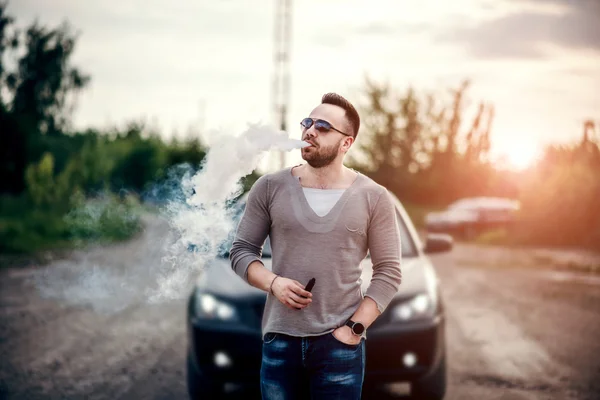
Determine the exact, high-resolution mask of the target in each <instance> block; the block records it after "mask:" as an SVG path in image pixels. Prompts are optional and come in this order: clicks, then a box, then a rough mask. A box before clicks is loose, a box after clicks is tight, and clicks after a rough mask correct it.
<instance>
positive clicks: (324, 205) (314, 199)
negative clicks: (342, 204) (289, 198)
mask: <svg viewBox="0 0 600 400" xmlns="http://www.w3.org/2000/svg"><path fill="white" fill-rule="evenodd" d="M302 190H303V191H304V196H306V200H307V201H308V204H309V205H310V207H311V208H312V209H313V211H314V212H315V214H317V215H318V216H319V217H322V216H324V215H327V213H328V212H329V211H331V209H332V208H333V206H335V203H337V202H338V200H339V199H340V197H342V194H344V192H345V191H346V189H313V188H305V187H303V188H302Z"/></svg>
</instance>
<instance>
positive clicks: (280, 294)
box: [272, 276, 312, 310]
mask: <svg viewBox="0 0 600 400" xmlns="http://www.w3.org/2000/svg"><path fill="white" fill-rule="evenodd" d="M272 289H273V294H274V295H275V297H277V299H278V300H279V301H280V302H282V303H283V304H284V305H285V306H287V307H288V308H291V309H293V310H301V309H303V308H304V307H306V306H308V305H309V304H310V303H311V302H312V299H311V298H312V293H310V292H307V291H306V290H304V285H303V284H301V283H300V282H298V281H295V280H293V279H288V278H284V277H282V276H279V277H277V278H276V279H275V281H274V282H273V286H272ZM303 296H304V297H303Z"/></svg>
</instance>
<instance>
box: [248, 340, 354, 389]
mask: <svg viewBox="0 0 600 400" xmlns="http://www.w3.org/2000/svg"><path fill="white" fill-rule="evenodd" d="M364 376H365V340H364V339H363V340H361V341H360V344H357V345H348V344H345V343H342V342H340V341H339V340H337V339H336V338H335V336H333V334H332V333H328V334H325V335H321V336H308V337H294V336H288V335H284V334H282V333H272V332H268V333H267V334H266V335H265V337H264V340H263V350H262V365H261V369H260V389H261V393H262V398H263V400H296V399H298V400H300V399H302V400H304V399H307V400H308V399H311V400H315V399H327V400H330V399H340V400H341V399H343V400H353V399H360V397H361V392H362V385H363V381H364Z"/></svg>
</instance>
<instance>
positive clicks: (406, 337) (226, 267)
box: [187, 197, 452, 400]
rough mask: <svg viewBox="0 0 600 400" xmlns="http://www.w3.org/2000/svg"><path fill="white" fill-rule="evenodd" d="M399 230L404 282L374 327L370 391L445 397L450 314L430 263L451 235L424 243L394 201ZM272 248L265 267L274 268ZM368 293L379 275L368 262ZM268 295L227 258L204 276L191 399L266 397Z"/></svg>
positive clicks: (193, 316)
mask: <svg viewBox="0 0 600 400" xmlns="http://www.w3.org/2000/svg"><path fill="white" fill-rule="evenodd" d="M394 201H395V204H396V216H397V218H398V222H399V225H400V230H401V245H402V283H401V285H400V288H399V290H398V292H397V293H396V295H395V297H394V298H393V300H392V301H391V303H390V304H389V306H388V307H387V309H386V310H385V311H384V313H383V314H381V315H380V316H379V318H378V319H377V320H376V321H375V322H374V323H373V324H372V325H371V326H370V327H369V329H368V334H367V341H366V370H365V384H364V388H365V393H366V392H371V391H373V390H375V389H376V387H377V386H381V385H383V384H386V383H392V382H409V383H410V384H411V391H412V393H413V394H414V395H415V396H416V398H419V399H425V400H428V399H429V400H439V399H443V398H444V395H445V392H446V380H447V356H446V335H445V324H446V317H445V310H444V302H443V299H442V296H441V291H440V282H439V280H438V277H437V275H436V272H435V270H434V268H433V266H432V264H431V261H430V259H429V257H428V254H430V253H439V252H445V251H448V250H450V249H451V248H452V238H451V237H450V236H449V235H443V234H431V235H429V236H428V237H427V239H426V241H425V243H424V244H423V243H422V242H421V241H420V238H419V236H418V234H417V231H416V230H415V228H414V226H413V224H412V222H411V220H410V218H409V216H408V214H407V213H406V211H405V209H404V208H403V206H402V204H401V203H400V201H398V199H397V198H395V197H394ZM270 254H271V253H270V243H269V240H268V239H267V241H266V242H265V245H264V248H263V261H264V263H265V266H266V267H267V268H271V260H270ZM362 267H363V273H362V285H363V292H364V291H366V289H367V287H368V286H369V284H370V279H371V276H372V273H373V270H372V264H371V260H370V258H369V257H368V256H367V257H366V258H365V259H364V260H363V262H362ZM265 300H266V293H265V292H263V291H261V290H259V289H257V288H254V287H252V286H250V285H248V284H247V283H245V282H244V281H243V280H242V279H240V278H239V277H238V276H237V275H236V274H235V273H234V271H233V270H232V268H231V265H230V261H229V259H228V258H227V255H223V257H221V258H219V259H216V260H215V261H214V263H213V264H212V265H211V266H210V267H208V268H207V269H206V270H205V271H204V272H203V273H202V274H201V276H200V278H199V280H198V282H197V284H196V287H195V288H194V290H193V291H192V293H191V295H190V297H189V302H188V308H187V334H188V336H187V341H188V354H187V385H188V392H189V395H190V398H192V399H215V398H220V397H221V396H222V395H223V394H224V393H225V392H230V396H232V397H230V398H246V396H242V397H236V395H235V393H239V392H237V391H239V390H242V393H243V392H245V390H244V389H245V388H246V389H247V388H250V389H254V390H253V391H254V392H255V393H260V389H259V384H260V367H261V352H262V332H261V320H262V315H263V309H264V305H265Z"/></svg>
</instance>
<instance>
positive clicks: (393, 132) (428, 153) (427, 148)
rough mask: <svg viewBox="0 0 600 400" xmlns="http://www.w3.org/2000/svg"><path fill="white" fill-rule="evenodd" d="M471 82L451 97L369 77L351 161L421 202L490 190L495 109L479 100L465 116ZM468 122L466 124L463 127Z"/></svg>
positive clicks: (404, 194) (383, 182) (374, 177)
mask: <svg viewBox="0 0 600 400" xmlns="http://www.w3.org/2000/svg"><path fill="white" fill-rule="evenodd" d="M468 87H469V82H468V81H464V82H463V83H461V85H460V86H459V87H458V88H457V89H453V90H452V91H451V96H450V98H447V97H444V96H440V95H436V94H434V93H424V94H422V95H419V94H418V93H417V91H416V90H415V89H414V88H412V87H409V88H408V89H407V90H406V91H405V92H402V93H398V92H396V91H394V90H393V89H392V88H391V86H390V85H389V84H388V83H384V84H377V83H374V82H372V81H370V80H368V79H367V82H366V89H365V98H366V101H365V104H364V105H363V106H362V107H361V109H362V110H361V114H362V115H363V121H364V122H363V127H364V128H363V130H362V132H363V133H361V135H363V136H362V138H361V140H360V143H361V144H360V146H359V149H358V154H355V155H354V156H353V157H352V158H351V163H352V164H353V165H354V166H355V167H356V168H359V169H362V170H363V171H364V172H365V173H366V174H367V175H369V176H371V177H372V178H373V179H375V180H376V181H378V182H379V183H381V184H382V185H384V186H386V187H388V188H390V189H391V190H392V191H393V192H395V193H397V194H398V195H399V196H400V197H401V198H404V199H406V200H410V201H414V202H418V203H421V204H425V203H429V204H436V205H440V204H446V203H448V202H449V201H452V200H454V199H456V198H458V197H461V196H465V195H475V194H483V193H485V192H487V191H489V189H490V187H489V185H488V181H489V178H490V174H492V168H491V166H490V165H489V164H488V163H487V154H488V152H489V150H490V139H489V136H490V130H491V126H492V121H493V115H494V109H493V107H491V106H488V105H487V104H485V103H481V104H480V105H479V108H478V110H477V113H476V115H475V117H474V118H473V120H472V121H471V122H468V121H465V116H464V114H465V110H464V104H463V103H464V98H465V96H466V91H467V89H468ZM465 126H466V129H465Z"/></svg>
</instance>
